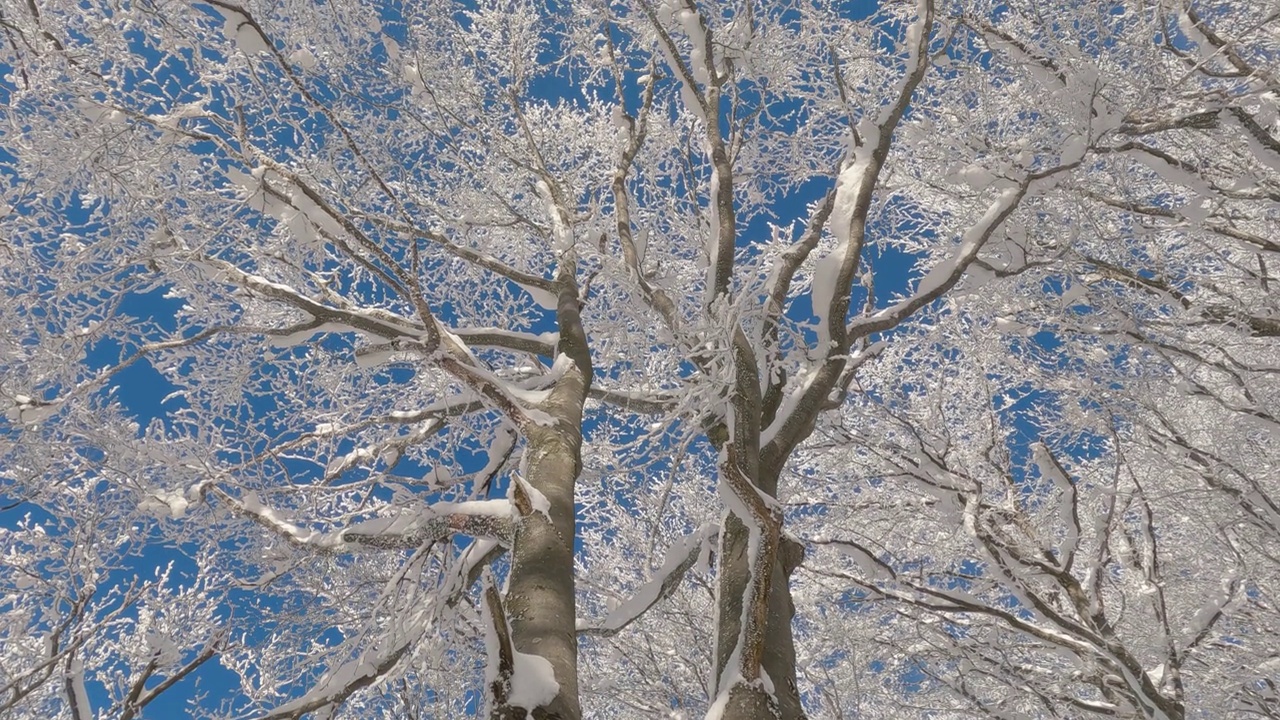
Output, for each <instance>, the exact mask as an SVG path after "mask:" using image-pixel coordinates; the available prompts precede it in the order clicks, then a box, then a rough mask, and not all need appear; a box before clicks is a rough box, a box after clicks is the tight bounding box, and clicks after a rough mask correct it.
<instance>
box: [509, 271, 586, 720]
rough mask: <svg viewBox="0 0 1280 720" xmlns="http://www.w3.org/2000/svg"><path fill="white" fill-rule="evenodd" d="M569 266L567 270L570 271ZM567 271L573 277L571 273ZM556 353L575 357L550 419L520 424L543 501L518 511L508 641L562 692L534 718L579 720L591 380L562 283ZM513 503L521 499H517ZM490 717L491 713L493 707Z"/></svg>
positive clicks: (553, 398)
mask: <svg viewBox="0 0 1280 720" xmlns="http://www.w3.org/2000/svg"><path fill="white" fill-rule="evenodd" d="M569 272H570V273H571V272H572V269H571V268H570V269H569ZM570 277H571V275H570ZM563 285H564V287H562V290H561V292H560V302H559V307H558V312H557V315H558V318H559V325H560V333H561V339H560V344H559V347H558V348H557V350H558V352H560V353H563V354H564V355H567V356H568V357H569V358H571V359H572V360H573V361H574V364H573V367H571V368H569V369H568V370H566V372H565V373H564V375H563V376H561V377H560V379H559V380H557V381H556V384H555V386H554V387H553V388H552V390H551V393H550V395H549V396H548V397H547V399H546V400H545V401H544V402H542V403H541V404H540V405H539V408H538V409H539V410H541V411H543V412H545V413H547V414H548V415H550V416H551V417H552V418H554V419H555V422H554V423H553V424H550V425H539V424H537V423H529V424H528V426H527V427H526V428H525V435H526V437H527V439H528V448H527V449H526V451H525V452H526V453H527V456H526V463H525V468H526V474H527V477H526V478H525V480H526V481H527V482H528V483H529V485H530V486H531V487H533V488H534V489H535V490H537V491H538V492H541V493H542V494H543V495H544V496H545V497H546V499H547V503H548V512H547V514H545V515H544V514H543V513H541V512H538V511H536V510H534V511H531V512H523V511H522V513H521V514H522V515H523V517H522V518H521V520H520V522H519V523H518V524H517V527H516V532H515V537H514V539H513V541H512V552H511V573H510V575H509V576H508V580H507V595H506V610H507V617H508V620H509V621H510V623H511V640H512V645H514V647H515V649H516V650H517V651H518V652H522V653H526V654H530V655H539V656H541V657H544V658H546V659H547V661H548V662H550V663H551V667H552V668H553V669H554V671H555V678H556V682H557V683H559V684H560V690H559V692H558V693H557V694H556V697H555V699H553V700H552V701H551V702H549V703H547V704H546V705H544V706H543V707H539V708H528V710H529V711H530V712H531V713H532V715H533V717H534V718H535V719H536V720H579V719H580V718H581V717H582V707H581V705H580V704H579V700H578V636H577V628H576V622H577V612H576V605H575V588H574V575H573V572H574V560H573V553H574V540H575V538H576V537H577V518H576V513H575V508H574V502H573V498H574V487H575V485H576V482H577V479H578V474H579V473H580V472H581V470H582V412H583V410H582V409H583V404H584V402H585V401H586V397H587V389H588V388H589V387H590V385H591V372H592V371H591V356H590V354H589V351H588V348H587V344H586V336H585V333H584V332H583V329H582V324H581V321H580V319H579V315H578V307H577V291H576V286H574V285H572V284H571V283H569V282H564V283H563ZM517 505H519V503H518V502H517ZM495 717H500V716H497V715H496V713H495Z"/></svg>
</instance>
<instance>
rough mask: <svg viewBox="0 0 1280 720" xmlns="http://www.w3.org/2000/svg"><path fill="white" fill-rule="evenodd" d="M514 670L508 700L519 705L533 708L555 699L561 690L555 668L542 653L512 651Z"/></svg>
mask: <svg viewBox="0 0 1280 720" xmlns="http://www.w3.org/2000/svg"><path fill="white" fill-rule="evenodd" d="M512 653H513V656H514V657H513V660H514V665H515V668H514V672H512V673H511V690H510V693H509V694H508V696H507V699H508V701H509V702H510V703H511V704H512V705H515V706H517V707H522V708H527V709H532V708H536V707H539V706H541V705H545V704H547V703H549V702H551V701H552V700H554V699H555V697H556V693H559V692H560V683H558V682H556V672H555V668H553V667H551V661H550V660H547V659H546V658H544V657H542V656H541V655H530V654H528V653H522V652H520V651H518V650H514V651H512Z"/></svg>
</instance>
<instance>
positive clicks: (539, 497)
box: [509, 473, 551, 521]
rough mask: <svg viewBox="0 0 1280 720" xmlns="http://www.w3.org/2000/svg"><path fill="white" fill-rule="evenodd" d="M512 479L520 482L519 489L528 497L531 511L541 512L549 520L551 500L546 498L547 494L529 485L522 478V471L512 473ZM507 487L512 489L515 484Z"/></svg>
mask: <svg viewBox="0 0 1280 720" xmlns="http://www.w3.org/2000/svg"><path fill="white" fill-rule="evenodd" d="M513 480H514V481H515V482H516V483H519V484H520V489H522V490H524V492H525V495H527V496H528V497H529V503H530V504H531V505H532V506H533V511H534V512H536V513H541V514H542V515H544V516H545V517H546V518H547V520H548V521H550V520H551V501H550V500H548V499H547V496H546V495H543V494H542V491H541V490H539V489H538V488H536V487H534V486H533V485H530V484H529V482H528V481H527V480H525V479H524V474H523V473H515V474H514V475H513ZM509 489H510V490H514V489H515V486H514V485H512V486H510V488H509Z"/></svg>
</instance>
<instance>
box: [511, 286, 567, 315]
mask: <svg viewBox="0 0 1280 720" xmlns="http://www.w3.org/2000/svg"><path fill="white" fill-rule="evenodd" d="M512 282H515V281H512ZM516 285H519V286H520V289H521V290H524V291H525V292H526V293H528V294H529V298H530V299H532V300H533V303H534V304H535V305H537V306H538V307H540V308H542V309H543V310H555V309H556V308H557V307H559V305H560V300H559V298H557V297H556V295H555V293H552V292H548V291H546V290H543V289H542V288H540V287H534V286H532V285H525V284H523V283H516Z"/></svg>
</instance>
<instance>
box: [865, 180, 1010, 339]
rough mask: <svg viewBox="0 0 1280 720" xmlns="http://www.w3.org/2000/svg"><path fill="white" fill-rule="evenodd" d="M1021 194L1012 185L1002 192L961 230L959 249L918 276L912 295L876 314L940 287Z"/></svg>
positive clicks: (973, 253)
mask: <svg viewBox="0 0 1280 720" xmlns="http://www.w3.org/2000/svg"><path fill="white" fill-rule="evenodd" d="M1021 197H1022V189H1021V188H1019V187H1012V188H1008V189H1006V190H1004V191H1003V192H1001V193H1000V194H999V195H998V196H997V197H996V199H995V201H994V202H992V203H991V205H989V206H988V207H987V211H986V212H985V213H983V215H982V217H981V218H979V219H978V222H976V223H974V224H973V225H971V226H970V227H969V229H968V230H966V231H965V232H964V235H962V236H961V239H960V250H959V251H958V252H957V253H956V254H955V255H954V256H952V257H950V258H948V259H946V260H944V261H942V262H940V263H938V264H937V265H935V266H933V267H932V268H931V269H930V270H929V272H928V273H927V274H926V275H925V276H924V277H923V278H921V279H920V283H919V284H918V285H917V286H916V291H915V293H914V294H913V297H912V298H910V299H908V300H904V301H903V302H901V303H899V304H898V305H894V306H892V307H890V308H887V309H885V310H882V311H880V312H879V313H876V315H877V316H880V315H884V314H888V313H891V312H892V311H893V310H894V309H895V308H897V307H900V306H902V305H905V304H907V303H909V302H911V300H912V299H914V298H919V297H924V296H926V295H929V294H931V293H934V292H936V291H937V290H938V289H939V288H940V287H942V286H943V285H944V284H945V283H946V282H947V281H948V280H949V279H950V278H951V277H952V276H953V275H955V273H956V272H957V271H958V270H959V268H960V267H961V266H962V265H967V264H969V262H971V261H972V260H973V258H975V257H977V255H978V250H979V249H980V248H981V245H982V241H983V240H984V239H985V238H986V237H987V235H988V233H990V231H991V229H992V228H993V227H994V226H995V224H996V223H997V222H998V221H999V220H1000V218H1001V216H1002V215H1003V214H1004V213H1005V212H1006V211H1007V210H1008V209H1009V208H1010V207H1012V206H1013V205H1015V204H1016V203H1017V202H1018V200H1019V199H1021Z"/></svg>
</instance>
